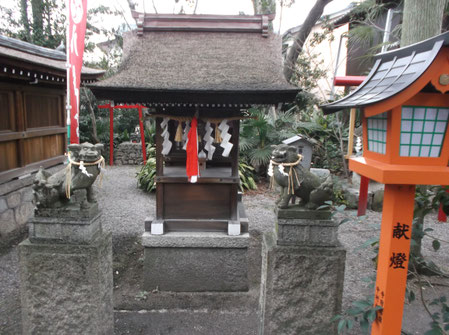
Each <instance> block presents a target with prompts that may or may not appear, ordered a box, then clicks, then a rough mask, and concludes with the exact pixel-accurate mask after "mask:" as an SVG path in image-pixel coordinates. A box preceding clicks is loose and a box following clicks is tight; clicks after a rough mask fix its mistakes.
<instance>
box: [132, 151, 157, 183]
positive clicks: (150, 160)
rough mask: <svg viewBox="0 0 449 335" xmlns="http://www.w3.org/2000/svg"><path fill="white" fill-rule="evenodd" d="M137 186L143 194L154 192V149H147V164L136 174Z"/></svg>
mask: <svg viewBox="0 0 449 335" xmlns="http://www.w3.org/2000/svg"><path fill="white" fill-rule="evenodd" d="M136 178H137V185H138V187H139V188H141V189H142V190H144V191H145V192H153V191H155V190H156V181H155V178H156V148H155V147H153V146H150V145H149V146H148V147H147V163H146V164H145V165H143V166H142V168H141V169H140V171H139V172H137V173H136Z"/></svg>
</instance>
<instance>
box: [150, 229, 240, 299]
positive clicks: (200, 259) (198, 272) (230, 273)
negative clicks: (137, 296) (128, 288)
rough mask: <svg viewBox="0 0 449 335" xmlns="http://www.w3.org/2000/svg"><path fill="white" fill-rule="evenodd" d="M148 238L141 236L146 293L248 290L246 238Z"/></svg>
mask: <svg viewBox="0 0 449 335" xmlns="http://www.w3.org/2000/svg"><path fill="white" fill-rule="evenodd" d="M148 235H149V234H148V233H145V234H144V236H143V240H144V246H145V252H144V289H145V290H146V291H151V290H154V289H158V290H161V291H175V292H204V291H247V290H248V286H249V285H248V260H247V259H248V245H249V235H248V234H244V235H241V236H228V235H226V234H224V233H221V234H220V233H205V232H201V233H191V232H189V233H168V234H165V235H154V236H148Z"/></svg>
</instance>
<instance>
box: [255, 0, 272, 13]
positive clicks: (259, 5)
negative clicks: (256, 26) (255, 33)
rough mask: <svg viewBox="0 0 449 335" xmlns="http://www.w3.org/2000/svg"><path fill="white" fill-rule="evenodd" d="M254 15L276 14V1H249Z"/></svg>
mask: <svg viewBox="0 0 449 335" xmlns="http://www.w3.org/2000/svg"><path fill="white" fill-rule="evenodd" d="M251 1H252V2H253V8H254V15H258V14H272V13H276V0H251Z"/></svg>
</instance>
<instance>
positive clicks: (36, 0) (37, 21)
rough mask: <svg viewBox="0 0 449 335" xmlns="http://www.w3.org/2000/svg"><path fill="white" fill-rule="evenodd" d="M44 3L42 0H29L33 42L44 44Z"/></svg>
mask: <svg viewBox="0 0 449 335" xmlns="http://www.w3.org/2000/svg"><path fill="white" fill-rule="evenodd" d="M43 9H44V4H43V1H42V0H31V10H32V12H33V43H34V44H37V45H43V44H44V18H43Z"/></svg>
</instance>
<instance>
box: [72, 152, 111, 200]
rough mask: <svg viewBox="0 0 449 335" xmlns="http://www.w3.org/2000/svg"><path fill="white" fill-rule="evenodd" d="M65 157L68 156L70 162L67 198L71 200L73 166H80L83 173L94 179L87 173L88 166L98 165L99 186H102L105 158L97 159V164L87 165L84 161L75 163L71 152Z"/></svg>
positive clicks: (90, 163)
mask: <svg viewBox="0 0 449 335" xmlns="http://www.w3.org/2000/svg"><path fill="white" fill-rule="evenodd" d="M65 155H66V156H67V159H68V160H69V164H67V167H66V170H67V172H66V183H65V196H66V197H67V199H70V186H71V183H72V165H77V166H79V169H80V171H81V173H83V174H85V175H86V176H88V177H92V174H91V173H89V172H87V170H86V166H92V165H98V168H99V169H100V181H99V186H101V182H102V180H103V170H104V169H105V161H104V157H103V156H100V158H99V159H97V160H96V161H95V162H89V163H86V162H84V161H79V162H77V161H74V160H73V159H72V156H71V153H70V151H69V152H68V153H66V154H65Z"/></svg>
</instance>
